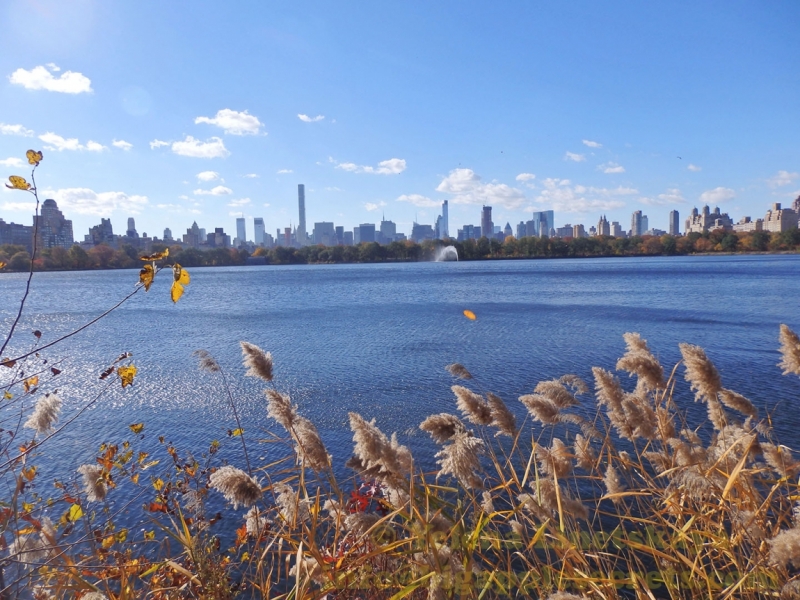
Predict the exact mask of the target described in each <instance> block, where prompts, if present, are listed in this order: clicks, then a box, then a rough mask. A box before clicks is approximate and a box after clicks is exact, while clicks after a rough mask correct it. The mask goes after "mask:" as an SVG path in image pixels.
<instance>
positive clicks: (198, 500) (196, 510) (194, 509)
mask: <svg viewBox="0 0 800 600" xmlns="http://www.w3.org/2000/svg"><path fill="white" fill-rule="evenodd" d="M181 500H182V501H183V510H184V511H185V512H187V513H189V514H190V515H194V516H195V517H196V516H198V515H202V514H203V508H204V507H203V496H202V494H201V493H200V492H198V491H197V490H187V491H186V492H184V493H183V495H182V497H181Z"/></svg>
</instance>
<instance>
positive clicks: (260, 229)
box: [253, 217, 265, 246]
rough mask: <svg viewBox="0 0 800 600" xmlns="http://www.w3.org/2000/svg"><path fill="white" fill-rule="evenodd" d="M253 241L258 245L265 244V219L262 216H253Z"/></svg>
mask: <svg viewBox="0 0 800 600" xmlns="http://www.w3.org/2000/svg"><path fill="white" fill-rule="evenodd" d="M253 242H254V243H255V245H256V246H263V245H264V242H265V239H264V219H263V218H261V217H254V218H253Z"/></svg>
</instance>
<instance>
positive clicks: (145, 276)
mask: <svg viewBox="0 0 800 600" xmlns="http://www.w3.org/2000/svg"><path fill="white" fill-rule="evenodd" d="M153 277H155V271H153V265H151V264H146V265H145V266H143V267H142V270H141V271H139V282H140V283H141V284H142V285H143V286H144V291H145V292H149V291H150V286H151V285H153Z"/></svg>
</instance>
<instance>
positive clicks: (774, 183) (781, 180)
mask: <svg viewBox="0 0 800 600" xmlns="http://www.w3.org/2000/svg"><path fill="white" fill-rule="evenodd" d="M798 177H800V173H789V171H778V173H777V174H776V175H774V176H773V177H770V178H769V179H767V185H768V186H769V187H771V188H773V189H774V188H777V187H782V186H784V185H789V184H790V183H792V182H793V181H794V180H795V179H797V178H798Z"/></svg>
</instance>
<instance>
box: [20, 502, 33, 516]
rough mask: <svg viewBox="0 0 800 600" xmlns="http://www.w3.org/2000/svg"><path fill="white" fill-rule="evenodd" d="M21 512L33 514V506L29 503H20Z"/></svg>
mask: <svg viewBox="0 0 800 600" xmlns="http://www.w3.org/2000/svg"><path fill="white" fill-rule="evenodd" d="M22 510H23V511H25V512H26V513H29V512H33V504H31V503H30V502H23V503H22Z"/></svg>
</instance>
